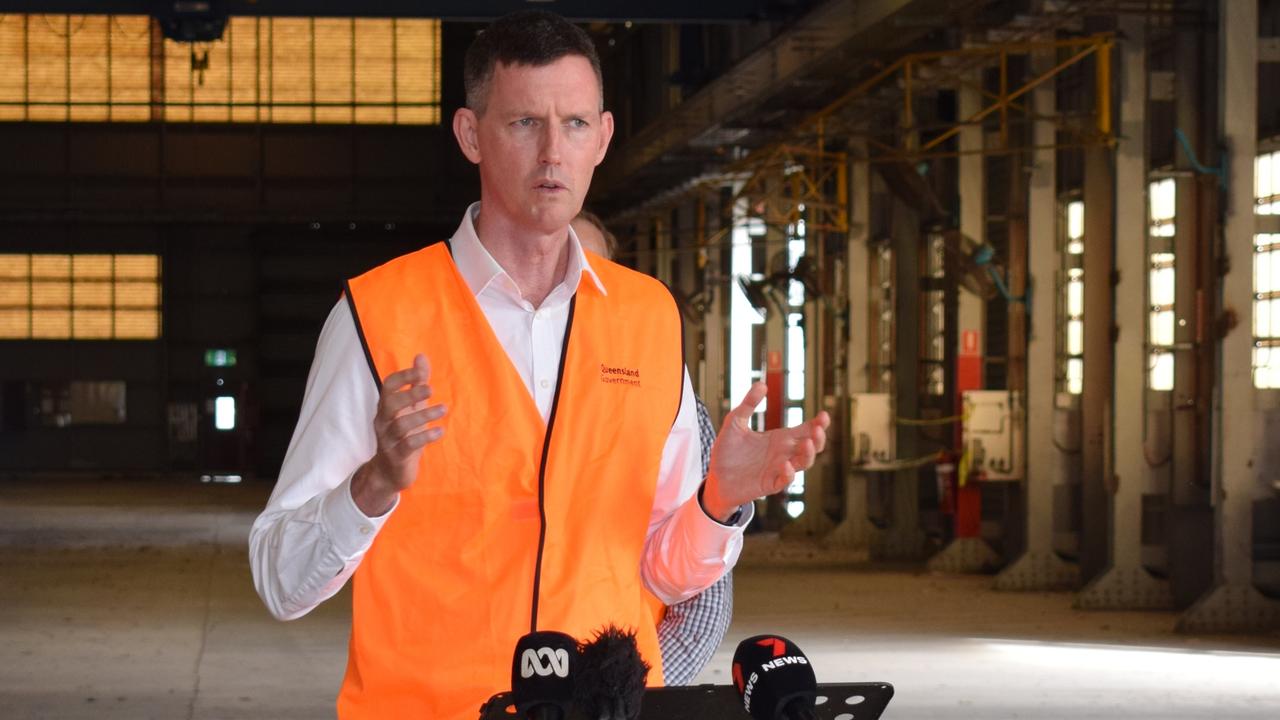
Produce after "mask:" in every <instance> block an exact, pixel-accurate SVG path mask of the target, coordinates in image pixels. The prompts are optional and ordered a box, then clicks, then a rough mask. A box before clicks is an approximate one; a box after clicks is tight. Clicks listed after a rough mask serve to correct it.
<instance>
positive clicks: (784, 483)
mask: <svg viewBox="0 0 1280 720" xmlns="http://www.w3.org/2000/svg"><path fill="white" fill-rule="evenodd" d="M795 481H796V468H795V466H794V465H792V464H791V461H790V460H788V461H787V462H785V463H783V464H782V469H781V470H779V471H778V474H777V476H776V477H774V479H773V493H780V492H784V491H785V490H786V489H787V488H789V487H791V483H793V482H795ZM773 493H771V494H773Z"/></svg>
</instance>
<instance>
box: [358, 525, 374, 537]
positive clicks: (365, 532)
mask: <svg viewBox="0 0 1280 720" xmlns="http://www.w3.org/2000/svg"><path fill="white" fill-rule="evenodd" d="M371 530H372V529H371V528H370V527H369V526H368V525H361V526H360V534H361V535H368V534H369V532H370V531H371Z"/></svg>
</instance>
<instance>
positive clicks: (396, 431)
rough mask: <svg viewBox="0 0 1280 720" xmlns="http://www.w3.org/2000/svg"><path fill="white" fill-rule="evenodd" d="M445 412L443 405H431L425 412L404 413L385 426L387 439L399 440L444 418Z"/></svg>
mask: <svg viewBox="0 0 1280 720" xmlns="http://www.w3.org/2000/svg"><path fill="white" fill-rule="evenodd" d="M445 412H446V410H445V407H444V405H432V406H431V407H429V408H426V409H425V410H418V411H417V412H411V413H406V414H404V415H401V416H400V417H398V418H396V419H395V420H392V421H391V422H390V424H388V425H387V430H386V435H387V436H388V437H389V438H394V439H396V440H399V439H400V438H403V437H404V436H406V435H408V434H410V433H412V432H414V431H415V430H418V429H420V428H421V427H422V426H423V425H426V424H427V423H429V422H431V421H433V420H439V419H440V418H442V417H444V415H445Z"/></svg>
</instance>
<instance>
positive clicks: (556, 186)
mask: <svg viewBox="0 0 1280 720" xmlns="http://www.w3.org/2000/svg"><path fill="white" fill-rule="evenodd" d="M534 189H536V190H549V191H553V190H568V188H566V187H565V186H564V185H563V184H562V183H558V182H556V181H555V180H543V181H542V182H540V183H538V184H537V185H534Z"/></svg>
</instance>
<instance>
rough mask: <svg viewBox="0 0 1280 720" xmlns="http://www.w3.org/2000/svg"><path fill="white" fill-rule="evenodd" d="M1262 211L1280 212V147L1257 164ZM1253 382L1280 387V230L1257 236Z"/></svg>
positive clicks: (1256, 182) (1256, 190)
mask: <svg viewBox="0 0 1280 720" xmlns="http://www.w3.org/2000/svg"><path fill="white" fill-rule="evenodd" d="M1253 187H1254V193H1255V195H1256V197H1257V203H1256V205H1255V212H1256V213H1257V214H1258V215H1280V151H1277V152H1271V153H1265V154H1262V155H1259V156H1258V159H1257V162H1256V163H1255V164H1254V182H1253ZM1253 249H1254V255H1253V293H1254V295H1253V297H1254V301H1253V384H1254V387H1257V388H1269V389H1276V388H1280V233H1257V234H1255V235H1254V238H1253Z"/></svg>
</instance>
